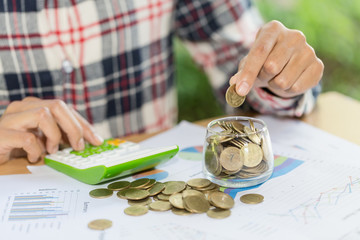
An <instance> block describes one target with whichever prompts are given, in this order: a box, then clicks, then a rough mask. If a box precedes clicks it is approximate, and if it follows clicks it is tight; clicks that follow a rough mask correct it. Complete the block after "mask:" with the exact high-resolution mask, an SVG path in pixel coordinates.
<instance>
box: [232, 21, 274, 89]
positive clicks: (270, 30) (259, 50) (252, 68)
mask: <svg viewBox="0 0 360 240" xmlns="http://www.w3.org/2000/svg"><path fill="white" fill-rule="evenodd" d="M274 25H277V24H270V25H269V26H265V27H264V28H263V29H261V30H260V32H259V34H258V36H257V38H256V40H255V42H254V45H253V46H252V48H251V49H250V51H249V54H248V55H247V56H246V60H245V63H244V65H243V68H242V69H240V71H239V72H238V73H237V74H235V75H234V78H235V80H236V92H237V93H238V94H239V95H240V96H245V95H246V94H248V93H249V91H250V89H251V87H252V86H253V85H254V82H255V80H256V78H257V76H258V75H259V73H260V71H261V69H262V67H263V65H264V63H265V61H266V59H267V57H268V56H269V54H270V52H271V51H272V49H273V48H274V46H275V44H276V42H277V38H278V35H279V31H280V27H278V26H274Z"/></svg>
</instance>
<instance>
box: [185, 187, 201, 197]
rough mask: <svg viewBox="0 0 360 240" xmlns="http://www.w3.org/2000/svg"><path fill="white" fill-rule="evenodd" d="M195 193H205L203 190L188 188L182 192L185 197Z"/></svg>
mask: <svg viewBox="0 0 360 240" xmlns="http://www.w3.org/2000/svg"><path fill="white" fill-rule="evenodd" d="M193 195H200V196H203V195H204V194H203V193H202V192H199V191H197V190H193V189H188V190H185V191H183V192H182V196H183V198H186V197H187V196H193Z"/></svg>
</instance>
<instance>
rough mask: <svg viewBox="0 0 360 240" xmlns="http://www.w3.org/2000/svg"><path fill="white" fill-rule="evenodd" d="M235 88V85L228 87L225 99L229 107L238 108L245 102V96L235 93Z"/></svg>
mask: <svg viewBox="0 0 360 240" xmlns="http://www.w3.org/2000/svg"><path fill="white" fill-rule="evenodd" d="M235 86H236V84H233V85H230V87H229V88H228V89H227V90H226V94H225V99H226V102H227V103H228V104H229V105H230V106H232V107H240V106H241V105H242V104H243V103H244V101H245V96H240V95H238V94H237V93H236V89H235Z"/></svg>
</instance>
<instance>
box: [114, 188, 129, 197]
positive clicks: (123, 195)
mask: <svg viewBox="0 0 360 240" xmlns="http://www.w3.org/2000/svg"><path fill="white" fill-rule="evenodd" d="M128 190H130V189H129V188H126V189H123V190H120V191H118V192H117V194H116V196H118V198H122V199H127V198H126V196H125V194H126V192H127V191H128Z"/></svg>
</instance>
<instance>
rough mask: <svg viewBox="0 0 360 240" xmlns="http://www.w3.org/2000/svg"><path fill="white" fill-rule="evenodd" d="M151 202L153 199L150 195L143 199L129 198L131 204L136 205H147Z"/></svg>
mask: <svg viewBox="0 0 360 240" xmlns="http://www.w3.org/2000/svg"><path fill="white" fill-rule="evenodd" d="M150 203H152V200H151V198H149V197H147V198H144V199H141V200H128V204H129V205H130V206H135V205H137V206H139V205H140V206H146V205H149V204H150Z"/></svg>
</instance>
